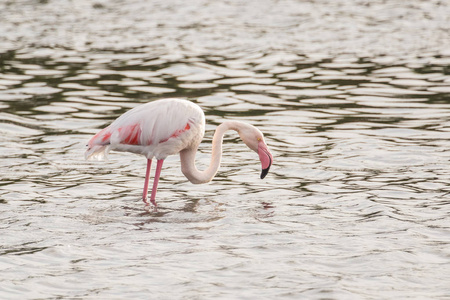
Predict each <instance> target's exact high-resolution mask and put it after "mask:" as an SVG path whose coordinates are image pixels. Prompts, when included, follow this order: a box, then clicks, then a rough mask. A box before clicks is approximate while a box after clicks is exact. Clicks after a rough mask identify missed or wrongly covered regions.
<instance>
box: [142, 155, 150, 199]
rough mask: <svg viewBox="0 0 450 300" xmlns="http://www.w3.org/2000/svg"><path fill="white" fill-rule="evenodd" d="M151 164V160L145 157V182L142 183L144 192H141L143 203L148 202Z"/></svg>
mask: <svg viewBox="0 0 450 300" xmlns="http://www.w3.org/2000/svg"><path fill="white" fill-rule="evenodd" d="M151 166H152V160H151V159H147V171H146V172H145V183H144V192H143V194H142V201H144V203H146V204H148V201H147V192H148V182H149V180H150V169H151Z"/></svg>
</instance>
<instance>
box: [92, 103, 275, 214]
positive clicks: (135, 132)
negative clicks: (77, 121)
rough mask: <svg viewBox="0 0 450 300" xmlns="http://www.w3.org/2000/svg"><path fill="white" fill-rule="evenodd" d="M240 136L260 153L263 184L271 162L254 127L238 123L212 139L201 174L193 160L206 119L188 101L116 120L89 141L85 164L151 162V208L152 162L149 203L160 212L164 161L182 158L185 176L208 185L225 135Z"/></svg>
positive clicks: (224, 126)
mask: <svg viewBox="0 0 450 300" xmlns="http://www.w3.org/2000/svg"><path fill="white" fill-rule="evenodd" d="M227 130H234V131H237V132H238V134H239V136H240V138H241V139H242V141H243V142H244V143H245V144H246V145H247V146H248V147H249V148H250V149H251V150H253V151H255V152H256V153H258V155H259V159H260V160H261V166H262V172H261V179H263V178H264V177H265V176H266V175H267V173H268V172H269V168H270V166H271V164H272V161H273V157H272V154H271V153H270V151H269V149H268V148H267V145H266V143H265V142H264V136H263V134H262V133H261V131H259V130H258V129H257V128H256V127H254V126H252V125H249V124H247V123H243V122H238V121H225V122H223V123H222V124H220V125H219V126H218V127H217V129H216V132H215V133H214V137H213V141H212V154H211V163H210V165H209V167H208V168H206V170H204V171H199V170H197V168H196V166H195V154H196V152H197V149H198V145H199V144H200V142H201V140H202V138H203V135H204V133H205V114H204V113H203V111H202V109H201V108H200V107H199V106H198V105H196V104H194V103H192V102H190V101H187V100H181V99H161V100H156V101H153V102H149V103H146V104H143V105H140V106H137V107H135V108H133V109H131V110H129V111H128V112H126V113H124V114H123V115H121V116H120V117H119V118H117V119H116V120H115V121H114V122H113V123H112V124H111V125H109V126H108V127H106V128H105V129H103V130H101V131H100V132H99V133H97V134H96V135H95V136H94V137H93V138H91V140H90V141H89V143H88V145H87V147H88V149H87V150H86V153H85V157H86V159H98V160H101V159H102V158H103V157H104V156H105V155H106V154H107V153H108V152H109V151H110V150H116V151H127V152H132V153H136V154H142V155H144V156H145V157H146V158H147V171H146V173H145V183H144V192H143V195H142V200H143V201H144V202H145V203H146V204H147V205H148V204H149V203H148V201H147V191H148V184H149V177H150V168H151V164H152V159H153V158H156V160H157V164H156V172H155V178H154V181H153V189H152V193H151V197H150V201H151V202H152V204H153V205H154V206H155V207H156V201H155V199H156V190H157V187H158V181H159V176H160V174H161V168H162V165H163V162H164V159H165V158H166V157H167V156H169V155H174V154H177V153H180V161H181V171H182V172H183V174H184V175H185V176H186V177H187V179H188V180H189V181H190V182H192V183H194V184H199V183H206V182H209V181H211V179H212V178H213V177H214V176H215V175H216V173H217V170H218V169H219V166H220V159H221V157H222V141H223V135H224V134H225V132H226V131H227Z"/></svg>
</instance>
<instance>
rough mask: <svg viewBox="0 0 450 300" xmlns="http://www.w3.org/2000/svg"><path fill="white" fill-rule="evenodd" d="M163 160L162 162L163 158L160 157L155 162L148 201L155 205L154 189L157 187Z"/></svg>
mask: <svg viewBox="0 0 450 300" xmlns="http://www.w3.org/2000/svg"><path fill="white" fill-rule="evenodd" d="M163 162H164V159H160V160H158V162H157V163H156V172H155V179H154V180H153V188H152V195H151V196H150V201H151V202H152V203H153V205H154V206H156V201H155V199H156V191H157V189H158V182H159V175H161V168H162V165H163Z"/></svg>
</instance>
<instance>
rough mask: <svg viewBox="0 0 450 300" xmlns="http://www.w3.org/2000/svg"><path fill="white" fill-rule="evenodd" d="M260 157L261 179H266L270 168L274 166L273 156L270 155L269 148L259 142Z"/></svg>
mask: <svg viewBox="0 0 450 300" xmlns="http://www.w3.org/2000/svg"><path fill="white" fill-rule="evenodd" d="M258 155H259V159H260V160H261V167H262V171H261V179H263V178H264V177H266V175H267V173H269V169H270V166H271V165H272V161H273V156H272V153H270V151H269V148H267V145H266V144H265V143H264V142H263V141H259V144H258Z"/></svg>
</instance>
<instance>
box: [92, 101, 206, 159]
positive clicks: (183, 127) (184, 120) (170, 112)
mask: <svg viewBox="0 0 450 300" xmlns="http://www.w3.org/2000/svg"><path fill="white" fill-rule="evenodd" d="M196 123H199V125H201V126H199V127H198V129H201V130H202V131H204V116H203V112H201V114H199V112H198V111H192V106H186V103H185V101H180V100H177V99H173V101H167V100H166V101H164V102H160V101H153V102H149V103H146V104H144V105H140V106H137V107H135V108H133V109H132V110H130V111H128V112H126V113H125V114H123V115H122V116H120V117H119V118H118V119H117V120H115V121H114V122H113V123H112V124H111V125H110V126H108V127H106V128H105V129H103V130H101V131H100V132H99V133H97V134H96V135H95V136H94V137H93V138H92V139H91V140H90V141H89V144H88V150H87V151H86V154H85V155H86V158H87V159H102V158H103V157H104V156H106V153H108V152H109V150H118V151H129V152H133V153H138V154H144V155H145V156H147V157H149V156H150V157H151V156H153V155H154V152H155V149H154V148H156V147H157V146H158V145H160V144H162V143H165V142H167V141H169V140H171V139H173V138H177V137H179V136H180V135H181V134H183V133H185V132H187V131H189V130H191V127H192V126H193V125H194V124H196ZM202 123H203V125H202ZM202 136H203V133H202ZM184 144H185V143H183V145H184ZM181 146H182V145H180V147H181ZM170 152H171V151H170ZM171 154H172V153H168V155H171Z"/></svg>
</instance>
